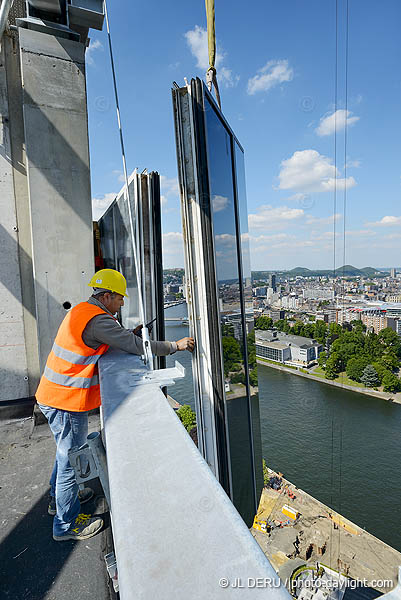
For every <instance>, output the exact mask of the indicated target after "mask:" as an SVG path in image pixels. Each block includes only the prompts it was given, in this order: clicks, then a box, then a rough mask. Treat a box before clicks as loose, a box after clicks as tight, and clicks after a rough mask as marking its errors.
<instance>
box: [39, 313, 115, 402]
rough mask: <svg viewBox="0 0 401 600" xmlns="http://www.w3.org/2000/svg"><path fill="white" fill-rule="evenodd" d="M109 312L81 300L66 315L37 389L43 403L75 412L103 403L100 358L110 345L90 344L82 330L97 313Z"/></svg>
mask: <svg viewBox="0 0 401 600" xmlns="http://www.w3.org/2000/svg"><path fill="white" fill-rule="evenodd" d="M105 313H106V311H104V310H102V309H101V308H99V307H98V306H95V305H94V304H89V303H88V302H80V304H77V305H76V306H74V308H72V309H71V310H70V311H69V313H68V314H67V315H66V316H65V317H64V320H63V322H62V323H61V325H60V327H59V330H58V332H57V335H56V339H55V340H54V344H53V348H52V349H51V352H50V354H49V356H48V358H47V362H46V367H45V370H44V373H43V375H42V377H41V380H40V382H39V387H38V389H37V391H36V400H37V401H38V402H39V404H45V405H46V406H52V407H54V408H61V409H62V410H69V411H73V412H75V411H76V412H84V411H88V410H92V409H93V408H97V407H98V406H100V404H101V399H100V385H99V375H98V367H97V361H98V360H99V358H100V357H101V356H102V354H104V353H105V352H106V351H107V350H108V349H109V346H108V345H107V344H102V345H101V346H99V348H97V349H96V350H94V349H93V348H89V346H87V345H86V344H84V342H83V340H82V333H83V331H84V329H85V327H86V326H87V324H88V323H89V321H90V320H91V319H93V317H95V316H96V315H104V314H105ZM106 314H108V313H106ZM113 319H114V317H113Z"/></svg>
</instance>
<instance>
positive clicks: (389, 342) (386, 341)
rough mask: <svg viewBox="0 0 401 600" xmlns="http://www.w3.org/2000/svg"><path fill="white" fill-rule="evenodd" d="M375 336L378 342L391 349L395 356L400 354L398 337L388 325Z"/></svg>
mask: <svg viewBox="0 0 401 600" xmlns="http://www.w3.org/2000/svg"><path fill="white" fill-rule="evenodd" d="M377 337H378V341H379V342H380V344H383V345H384V346H385V347H386V348H388V349H391V350H392V351H393V352H394V354H396V355H397V356H401V343H400V338H399V337H398V335H397V334H396V332H395V331H393V330H392V329H391V328H390V327H386V328H385V329H382V330H381V331H380V333H379V334H378V336H377Z"/></svg>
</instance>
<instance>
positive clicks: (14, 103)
mask: <svg viewBox="0 0 401 600" xmlns="http://www.w3.org/2000/svg"><path fill="white" fill-rule="evenodd" d="M84 52H85V48H84V45H83V44H80V43H77V42H72V41H70V40H66V39H61V38H56V37H54V36H51V35H47V34H44V33H38V32H35V31H30V30H26V29H21V28H19V29H18V35H17V34H15V33H13V34H12V35H6V36H4V38H3V42H2V50H1V55H0V244H1V252H0V377H1V385H0V401H4V400H14V399H18V398H24V397H27V396H31V395H33V394H34V393H35V390H36V387H37V383H38V378H39V376H40V373H41V371H42V370H43V367H44V364H45V361H46V358H47V355H48V352H49V351H50V348H51V345H52V343H53V339H54V336H55V334H56V332H57V329H58V327H59V324H60V323H61V321H62V319H63V317H64V316H65V314H66V308H64V307H63V304H64V303H68V304H67V305H66V306H69V305H74V304H76V303H78V302H80V301H82V300H85V299H86V298H87V297H88V295H89V294H90V289H89V288H88V287H87V282H88V281H89V279H90V277H91V275H92V273H93V270H94V257H93V240H92V209H91V191H90V174H89V144H88V128H87V106H86V82H85V59H84Z"/></svg>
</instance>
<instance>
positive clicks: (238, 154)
mask: <svg viewBox="0 0 401 600" xmlns="http://www.w3.org/2000/svg"><path fill="white" fill-rule="evenodd" d="M234 148H235V170H236V178H237V201H238V215H239V229H240V236H241V238H240V239H241V258H242V281H243V297H244V306H245V326H246V344H247V352H248V369H249V383H250V385H251V388H250V392H251V403H250V410H251V415H252V418H251V422H252V437H253V444H254V448H253V449H254V465H255V477H256V494H257V501H259V496H260V494H261V492H262V488H263V470H262V447H261V436H260V414H259V395H258V376H257V365H256V348H255V331H254V325H255V320H254V314H253V299H252V279H251V261H250V249H249V233H248V206H247V200H246V185H245V161H244V152H243V151H242V149H241V148H240V146H239V145H238V144H237V143H236V142H234Z"/></svg>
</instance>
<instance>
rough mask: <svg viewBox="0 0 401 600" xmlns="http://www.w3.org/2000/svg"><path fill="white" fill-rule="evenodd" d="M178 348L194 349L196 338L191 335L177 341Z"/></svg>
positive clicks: (191, 350)
mask: <svg viewBox="0 0 401 600" xmlns="http://www.w3.org/2000/svg"><path fill="white" fill-rule="evenodd" d="M176 344H177V350H189V351H190V352H193V351H194V347H195V340H194V338H191V337H185V338H182V339H181V340H178V341H177V342H176Z"/></svg>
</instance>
